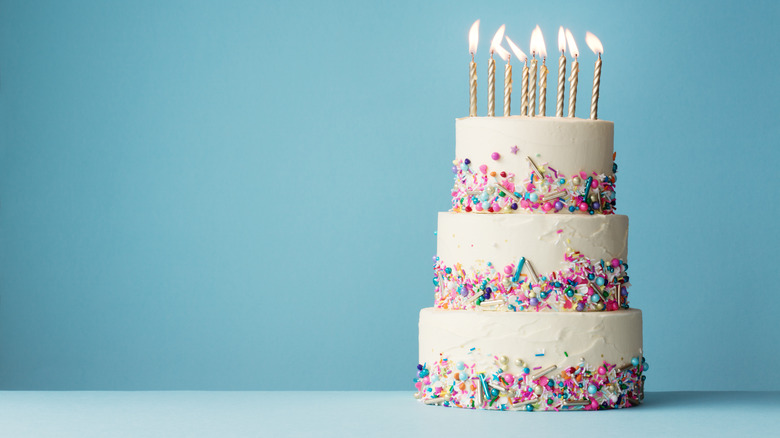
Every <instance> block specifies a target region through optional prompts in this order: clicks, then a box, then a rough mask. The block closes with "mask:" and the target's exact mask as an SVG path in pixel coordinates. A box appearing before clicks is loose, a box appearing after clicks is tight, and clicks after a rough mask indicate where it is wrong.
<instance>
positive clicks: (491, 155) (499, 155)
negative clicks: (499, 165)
mask: <svg viewBox="0 0 780 438" xmlns="http://www.w3.org/2000/svg"><path fill="white" fill-rule="evenodd" d="M490 158H492V159H493V160H498V159H499V158H501V154H499V153H498V152H493V153H492V154H490Z"/></svg>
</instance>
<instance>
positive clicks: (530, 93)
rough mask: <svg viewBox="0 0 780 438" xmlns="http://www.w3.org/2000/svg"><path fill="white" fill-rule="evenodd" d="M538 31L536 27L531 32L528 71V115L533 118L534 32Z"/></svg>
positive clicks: (534, 83)
mask: <svg viewBox="0 0 780 438" xmlns="http://www.w3.org/2000/svg"><path fill="white" fill-rule="evenodd" d="M537 30H539V32H541V30H540V29H539V26H536V27H535V28H534V30H533V32H531V68H530V70H529V77H528V89H529V90H528V115H529V116H531V117H533V116H535V115H536V84H537V83H536V65H537V61H536V46H535V42H536V32H537Z"/></svg>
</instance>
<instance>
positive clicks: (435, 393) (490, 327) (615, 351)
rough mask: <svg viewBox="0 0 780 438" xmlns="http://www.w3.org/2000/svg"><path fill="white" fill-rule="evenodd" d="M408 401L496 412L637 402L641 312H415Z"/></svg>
mask: <svg viewBox="0 0 780 438" xmlns="http://www.w3.org/2000/svg"><path fill="white" fill-rule="evenodd" d="M417 368H418V373H417V378H416V379H415V386H416V387H417V391H418V392H417V393H416V397H418V398H420V399H421V400H422V401H423V402H424V403H426V404H437V405H443V406H453V407H460V408H471V409H498V410H526V411H533V410H556V411H561V410H575V409H576V410H582V409H585V410H596V409H611V408H624V407H630V406H635V405H637V404H639V402H640V401H641V400H642V399H643V398H644V380H645V376H644V375H643V371H645V370H647V363H645V360H644V358H643V357H642V312H641V311H640V310H638V309H627V310H618V311H613V312H598V313H596V312H582V313H568V312H518V313H514V312H513V313H507V312H475V311H467V310H441V309H435V308H426V309H423V310H422V311H421V312H420V364H419V365H418V367H417Z"/></svg>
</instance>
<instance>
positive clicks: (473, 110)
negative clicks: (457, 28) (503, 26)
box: [469, 20, 479, 117]
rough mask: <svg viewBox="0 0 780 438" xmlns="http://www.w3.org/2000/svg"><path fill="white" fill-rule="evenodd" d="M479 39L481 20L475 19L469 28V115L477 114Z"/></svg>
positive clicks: (474, 115)
mask: <svg viewBox="0 0 780 438" xmlns="http://www.w3.org/2000/svg"><path fill="white" fill-rule="evenodd" d="M478 41H479V20H477V21H475V22H474V24H472V25H471V29H469V53H471V64H469V117H476V116H477V63H476V62H474V55H475V54H476V53H477V42H478Z"/></svg>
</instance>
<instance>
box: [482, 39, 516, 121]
mask: <svg viewBox="0 0 780 438" xmlns="http://www.w3.org/2000/svg"><path fill="white" fill-rule="evenodd" d="M505 28H506V26H505V25H503V24H502V25H501V27H499V28H498V30H497V31H496V34H495V35H493V40H492V41H490V61H491V62H492V63H493V67H492V70H491V72H492V73H493V85H490V86H489V89H488V92H492V93H495V80H496V79H495V76H496V63H495V61H493V52H498V56H499V57H501V59H503V60H504V61H506V66H505V67H504V115H505V116H508V115H509V103H510V102H509V101H510V99H511V97H510V96H511V93H512V66H510V65H509V52H507V51H506V49H504V48H503V47H501V41H502V40H503V39H504V29H505ZM488 82H490V76H488ZM495 112H496V110H495V97H494V98H493V99H490V98H489V96H488V115H489V116H494V115H495Z"/></svg>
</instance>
